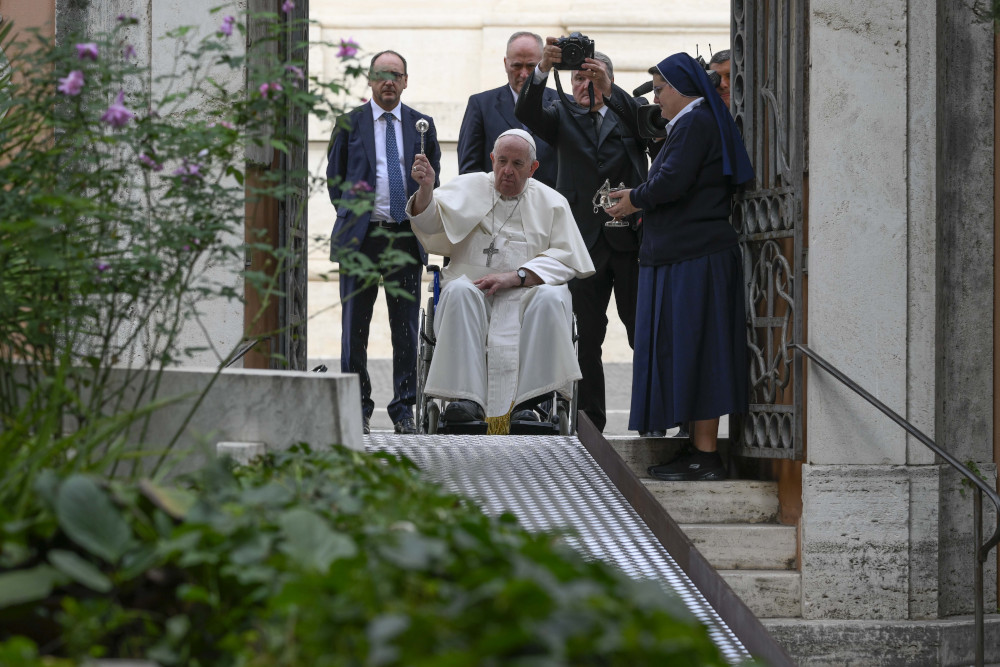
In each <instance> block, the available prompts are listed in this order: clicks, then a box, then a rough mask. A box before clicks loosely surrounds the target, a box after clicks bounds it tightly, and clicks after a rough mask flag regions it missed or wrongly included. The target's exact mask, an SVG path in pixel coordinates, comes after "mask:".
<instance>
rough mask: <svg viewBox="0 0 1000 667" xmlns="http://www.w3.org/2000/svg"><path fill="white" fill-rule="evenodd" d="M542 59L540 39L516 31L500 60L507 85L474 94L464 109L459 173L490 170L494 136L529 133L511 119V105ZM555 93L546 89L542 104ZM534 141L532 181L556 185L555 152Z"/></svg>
mask: <svg viewBox="0 0 1000 667" xmlns="http://www.w3.org/2000/svg"><path fill="white" fill-rule="evenodd" d="M541 59H542V38H541V37H540V36H538V35H536V34H535V33H533V32H515V33H514V34H513V35H511V36H510V39H508V40H507V55H506V56H505V57H504V59H503V66H504V69H505V70H507V85H504V86H500V87H499V88H494V89H493V90H487V91H486V92H483V93H476V94H475V95H473V96H471V97H470V98H469V105H468V106H467V107H466V108H465V117H464V118H463V119H462V128H461V129H460V130H459V131H458V173H460V174H468V173H471V172H475V171H485V172H486V173H490V172H492V171H493V162H492V160H490V153H491V152H493V144H494V143H495V142H496V140H497V137H499V136H500V135H501V134H503V133H504V132H506V131H507V130H525V131H527V132H529V133H530V132H531V130H529V129H528V128H527V127H525V126H524V125H523V124H522V123H521V121H519V120H518V119H517V118H516V117H515V116H514V104H515V103H516V102H517V97H518V95H520V94H521V86H523V85H524V82H525V81H527V80H528V77H530V76H531V75H532V74H533V73H534V71H535V66H536V65H537V64H538V63H539V61H540V60H541ZM557 97H558V96H557V94H556V91H554V90H552V89H551V88H547V89H545V91H544V95H543V98H544V99H543V104H544V105H545V106H546V107H547V106H549V105H550V104H552V102H553V101H554V100H555V99H556V98H557ZM532 136H533V138H534V140H535V146H536V148H537V150H536V159H537V160H538V169H537V170H535V175H534V178H535V180H537V181H541V182H542V183H545V185H547V186H549V187H551V188H554V187H555V186H556V152H555V149H554V148H553V147H552V146H550V145H549V144H547V143H545V141H543V140H542V139H541V138H539V137H538V136H537V135H534V134H533V135H532Z"/></svg>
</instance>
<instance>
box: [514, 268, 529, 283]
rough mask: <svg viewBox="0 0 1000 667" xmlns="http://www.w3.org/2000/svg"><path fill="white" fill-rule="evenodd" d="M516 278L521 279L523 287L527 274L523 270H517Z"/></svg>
mask: <svg viewBox="0 0 1000 667" xmlns="http://www.w3.org/2000/svg"><path fill="white" fill-rule="evenodd" d="M517 277H518V278H520V279H521V287H524V279H525V278H527V277H528V272H527V271H525V270H524V269H518V270H517Z"/></svg>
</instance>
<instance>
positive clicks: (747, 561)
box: [680, 523, 796, 570]
mask: <svg viewBox="0 0 1000 667" xmlns="http://www.w3.org/2000/svg"><path fill="white" fill-rule="evenodd" d="M680 528H681V530H683V531H684V534H685V535H687V536H688V539H690V540H691V542H692V543H694V545H695V547H696V548H697V549H698V551H700V552H701V553H702V554H703V555H704V556H705V558H707V559H708V562H709V563H711V565H712V567H714V568H716V569H717V570H793V569H795V565H796V563H795V547H796V544H795V539H796V530H795V527H794V526H775V525H767V524H762V525H743V524H704V523H702V524H681V525H680Z"/></svg>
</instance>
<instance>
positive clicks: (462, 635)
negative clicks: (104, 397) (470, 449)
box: [0, 447, 725, 666]
mask: <svg viewBox="0 0 1000 667" xmlns="http://www.w3.org/2000/svg"><path fill="white" fill-rule="evenodd" d="M53 485H54V488H53V492H54V497H55V498H56V502H55V504H54V505H50V506H48V507H39V508H37V509H38V516H39V520H38V521H37V522H34V523H33V524H31V525H30V526H29V525H22V526H21V527H20V529H19V530H16V531H13V532H12V531H10V530H9V529H8V531H7V535H6V539H5V544H11V543H16V544H18V545H19V548H20V550H21V553H22V555H21V558H20V560H21V563H20V566H19V567H18V569H16V570H14V571H13V572H9V573H7V574H6V575H3V576H7V577H10V576H12V575H15V574H22V573H32V575H31V576H32V577H34V578H37V579H39V580H42V579H45V581H47V582H48V586H47V587H46V586H39V587H38V588H36V589H32V590H29V591H27V592H25V593H23V594H22V595H21V596H20V599H7V600H0V628H2V627H8V626H7V625H6V623H7V621H9V620H10V619H12V618H17V619H19V621H18V626H19V627H20V628H22V630H21V632H20V633H19V634H21V635H24V636H27V637H29V638H30V639H31V640H32V642H33V643H34V645H38V646H46V647H49V650H48V652H49V653H51V654H52V655H54V656H56V657H65V658H70V659H73V660H82V659H84V658H86V657H88V656H97V655H104V656H109V657H133V658H147V659H152V660H156V661H158V662H159V663H161V664H163V665H217V666H225V665H360V664H376V665H489V664H521V665H643V664H649V665H654V664H655V665H660V664H684V665H716V664H718V665H721V664H725V663H724V661H723V660H722V658H721V657H720V656H719V654H718V652H717V651H716V649H715V647H714V646H713V644H712V643H711V641H710V640H709V638H708V636H707V633H706V631H705V629H704V627H702V626H701V625H700V624H699V623H698V622H697V621H696V620H695V619H693V618H692V617H691V616H690V615H689V614H688V613H687V612H686V611H685V610H684V608H683V606H682V605H681V603H680V602H679V601H678V600H676V599H673V598H671V597H668V596H667V595H666V594H665V593H663V592H662V591H661V590H660V589H659V587H658V586H657V585H656V584H654V583H651V582H646V583H639V582H633V581H631V580H629V579H627V578H626V577H625V576H624V575H622V574H621V573H619V572H617V571H616V570H614V569H612V568H610V567H609V566H606V565H604V564H602V563H599V562H589V563H588V562H586V561H584V560H583V559H582V558H581V557H579V556H578V555H577V554H575V553H573V552H571V551H570V550H568V549H567V548H566V547H564V546H562V545H561V544H560V541H559V538H558V536H554V535H535V534H530V533H528V532H527V531H525V530H523V529H522V528H520V527H519V526H518V525H517V523H516V522H515V520H514V519H513V518H511V517H510V516H503V517H500V518H499V519H490V518H488V517H486V516H485V515H483V514H482V513H481V512H480V511H479V510H478V509H477V508H476V507H475V506H473V505H472V504H470V503H468V502H467V501H464V500H463V499H461V498H459V497H456V496H453V495H449V494H446V493H443V492H442V491H441V490H439V489H438V488H437V487H435V486H433V485H431V484H429V483H427V482H425V481H423V480H422V479H421V477H420V476H419V475H418V473H417V471H416V469H415V468H414V466H413V465H412V464H411V463H409V462H408V461H407V460H405V459H400V458H397V457H394V456H390V455H384V454H379V455H365V454H362V453H359V452H355V451H351V450H347V449H343V448H335V449H333V450H331V451H325V452H312V451H310V450H309V449H308V448H306V447H302V448H296V449H294V450H293V451H290V452H287V453H282V454H275V455H270V456H269V457H268V458H267V459H266V460H265V461H263V462H261V463H260V464H259V465H255V466H253V467H249V468H239V469H236V470H235V471H233V470H229V469H227V468H226V467H225V466H224V465H222V464H218V465H215V466H212V467H210V468H208V469H206V470H204V471H202V472H201V473H199V474H198V475H197V476H196V477H194V478H192V479H191V480H190V481H189V483H188V484H187V485H185V486H178V487H176V488H169V487H165V486H163V485H154V484H143V485H142V486H141V487H140V488H136V487H134V486H130V485H127V484H124V483H121V482H112V483H110V484H109V485H106V486H105V487H104V488H102V487H101V486H100V485H98V484H97V483H95V482H94V481H93V480H91V479H90V478H88V477H83V476H79V475H75V476H70V477H68V478H66V479H57V480H54V481H53ZM79 494H87V495H88V496H90V495H91V494H97V495H99V496H100V497H101V499H100V500H98V501H95V500H94V499H92V498H88V500H87V503H88V507H91V508H92V510H93V513H94V517H93V519H92V520H91V521H89V522H88V523H87V525H86V526H84V527H83V528H81V527H80V526H79V524H78V522H79V521H80V518H79V517H78V516H75V515H73V514H67V513H65V512H64V511H61V506H62V502H61V499H63V498H68V497H76V496H78V495H79ZM165 499H166V502H164V501H165ZM178 499H180V502H178ZM98 523H104V524H108V525H111V526H116V528H115V529H114V530H108V531H100V535H95V534H94V533H95V529H94V528H93V527H92V525H96V524H98ZM123 524H124V528H120V526H123ZM8 528H9V525H8ZM5 550H7V547H5ZM46 559H47V560H48V561H49V562H50V563H53V566H52V567H50V566H47V565H44V564H42V565H40V566H39V565H36V563H43V562H44V561H45V560H46ZM39 567H41V568H44V571H43V572H41V573H40V572H38V568H39ZM60 575H61V576H60ZM46 577H47V579H46ZM107 582H111V583H112V585H113V586H114V588H113V594H112V595H107V592H108V590H107V585H108V584H107ZM4 588H5V587H4V586H2V585H0V590H3V589H4ZM53 621H54V624H53ZM4 634H5V633H4V631H2V630H0V639H7V640H8V641H7V642H6V644H4V645H0V651H3V650H14V648H13V647H14V646H15V645H14V644H13V642H12V640H11V636H10V635H11V634H18V633H9V632H8V633H6V634H7V636H4ZM18 641H20V640H18ZM4 646H6V649H5V648H4ZM18 646H23V644H18ZM0 655H2V653H0Z"/></svg>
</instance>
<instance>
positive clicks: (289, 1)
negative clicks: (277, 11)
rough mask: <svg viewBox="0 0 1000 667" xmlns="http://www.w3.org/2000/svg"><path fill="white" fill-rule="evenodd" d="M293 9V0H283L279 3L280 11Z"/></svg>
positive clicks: (286, 11)
mask: <svg viewBox="0 0 1000 667" xmlns="http://www.w3.org/2000/svg"><path fill="white" fill-rule="evenodd" d="M293 9H295V2H294V0H285V1H284V2H283V3H281V11H283V12H285V13H286V14H288V13H289V12H291V11H292V10H293Z"/></svg>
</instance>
